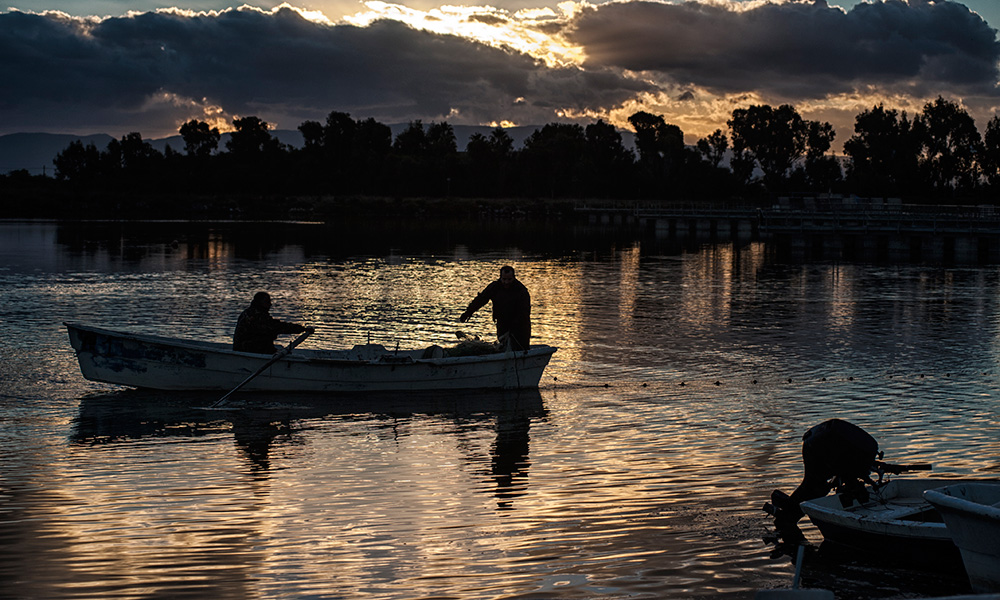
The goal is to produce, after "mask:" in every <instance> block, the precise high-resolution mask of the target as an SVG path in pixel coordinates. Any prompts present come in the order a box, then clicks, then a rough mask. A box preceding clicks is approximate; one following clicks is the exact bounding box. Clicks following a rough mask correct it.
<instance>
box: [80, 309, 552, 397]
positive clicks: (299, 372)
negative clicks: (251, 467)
mask: <svg viewBox="0 0 1000 600" xmlns="http://www.w3.org/2000/svg"><path fill="white" fill-rule="evenodd" d="M65 325H66V328H67V329H68V331H69V338H70V343H71V344H72V346H73V349H74V350H76V356H77V359H78V360H79V362H80V370H81V371H82V373H83V376H84V377H85V378H87V379H89V380H91V381H101V382H105V383H114V384H119V385H126V386H131V387H136V388H147V389H158V390H232V389H233V388H234V386H237V385H238V384H240V382H242V381H244V380H245V379H246V378H247V377H248V376H250V375H252V374H253V373H255V372H256V371H257V370H258V369H260V368H261V367H262V366H264V365H265V363H267V362H268V361H269V360H271V356H267V355H261V354H251V353H247V352H236V351H234V350H233V349H232V346H231V345H230V344H223V343H217V342H201V341H193V340H184V339H176V338H168V337H161V336H156V335H145V334H137V333H126V332H121V331H111V330H108V329H101V328H97V327H91V326H86V325H80V324H71V323H66V324H65ZM555 351H556V348H554V347H552V346H546V345H537V346H535V345H533V346H531V348H530V349H528V350H527V351H526V352H520V351H519V352H513V351H508V352H497V353H492V354H484V355H478V356H453V357H447V356H443V357H438V358H423V356H424V355H425V354H426V350H423V349H421V350H412V351H395V352H394V351H392V350H387V349H386V348H384V347H383V346H380V345H378V344H365V345H360V346H355V347H354V348H352V349H350V350H308V349H306V350H304V349H300V348H297V349H295V351H294V352H293V353H290V354H288V355H287V356H284V357H282V358H281V359H280V360H278V361H277V362H275V363H274V364H273V365H271V366H270V367H268V368H267V369H266V370H265V371H264V372H263V373H261V374H260V375H259V376H257V377H254V378H253V379H252V380H251V381H249V382H248V383H246V385H245V387H243V388H242V389H243V390H246V391H271V392H364V391H398V390H443V389H486V388H490V389H530V388H537V387H538V382H539V381H540V380H541V378H542V372H543V371H544V370H545V367H546V365H548V363H549V359H550V358H551V357H552V354H553V353H554V352H555ZM437 354H438V355H440V354H441V353H437Z"/></svg>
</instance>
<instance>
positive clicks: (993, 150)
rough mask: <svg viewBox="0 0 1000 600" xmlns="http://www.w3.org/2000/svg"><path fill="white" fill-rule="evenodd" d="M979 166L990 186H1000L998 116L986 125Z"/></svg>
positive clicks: (999, 118)
mask: <svg viewBox="0 0 1000 600" xmlns="http://www.w3.org/2000/svg"><path fill="white" fill-rule="evenodd" d="M979 165H980V167H981V168H982V170H983V176H984V177H986V180H987V181H988V182H989V183H990V185H992V186H1000V117H998V116H994V117H993V118H992V119H990V120H989V122H988V123H987V124H986V133H984V134H983V152H982V155H981V156H980V157H979Z"/></svg>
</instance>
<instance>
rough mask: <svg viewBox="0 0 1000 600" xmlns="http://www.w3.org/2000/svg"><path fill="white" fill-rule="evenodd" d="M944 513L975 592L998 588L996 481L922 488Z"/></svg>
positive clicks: (999, 503)
mask: <svg viewBox="0 0 1000 600" xmlns="http://www.w3.org/2000/svg"><path fill="white" fill-rule="evenodd" d="M924 498H926V499H927V501H928V502H930V503H931V504H932V505H933V506H934V507H935V508H937V510H938V512H940V513H941V516H943V517H944V522H945V525H946V526H947V527H948V533H949V534H950V535H951V537H952V539H953V540H954V541H955V545H957V546H958V548H959V550H960V551H961V553H962V562H963V563H964V564H965V572H966V573H968V575H969V583H970V584H972V589H973V590H974V591H976V592H1000V481H996V482H977V483H955V484H953V485H948V486H945V487H941V488H938V489H934V490H927V491H926V492H924Z"/></svg>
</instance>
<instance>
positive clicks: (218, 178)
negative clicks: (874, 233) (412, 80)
mask: <svg viewBox="0 0 1000 600" xmlns="http://www.w3.org/2000/svg"><path fill="white" fill-rule="evenodd" d="M628 121H629V125H630V126H631V128H632V129H633V131H634V133H635V137H634V139H635V143H634V148H632V147H627V146H626V145H625V144H624V143H623V139H622V135H621V132H620V131H619V130H618V129H616V128H615V127H613V126H612V125H610V124H608V123H605V122H604V121H601V120H598V121H596V122H593V123H590V124H588V125H586V126H584V125H580V124H566V123H550V124H548V125H545V126H543V127H540V128H538V129H536V130H535V132H534V133H533V134H532V135H531V136H529V137H528V138H527V139H526V140H525V141H524V144H523V147H521V148H515V147H514V142H513V139H512V138H511V137H510V136H509V135H508V134H507V133H506V131H505V130H504V129H502V128H499V127H498V128H495V129H493V130H492V131H491V132H490V133H489V135H482V134H478V133H477V134H474V135H473V136H472V137H471V138H470V140H469V142H468V144H467V146H466V148H464V149H463V150H462V151H459V150H458V147H457V142H456V138H455V134H454V131H453V129H452V127H451V125H449V124H448V123H446V122H442V123H431V124H430V125H429V126H427V127H425V126H424V124H423V123H421V122H420V121H415V122H412V123H410V124H409V126H408V127H406V128H405V129H404V130H403V131H401V132H400V133H399V134H398V135H396V136H395V138H393V136H392V132H391V130H390V128H389V127H388V126H387V125H384V124H381V123H379V122H377V121H375V120H374V119H366V120H354V119H352V118H351V117H350V115H348V114H346V113H340V112H332V113H330V115H329V116H328V117H327V119H326V122H325V123H319V122H316V121H306V122H304V123H302V124H301V125H300V126H299V128H298V129H299V131H300V132H301V134H302V139H303V141H304V145H303V147H301V148H294V147H289V146H286V145H284V144H282V143H281V142H280V141H278V140H277V138H275V137H273V136H272V135H271V133H270V126H269V125H268V124H267V123H266V122H265V121H262V120H261V119H259V118H257V117H242V118H237V119H234V121H233V124H232V125H233V131H232V132H231V134H230V135H229V139H228V140H227V141H226V143H225V148H220V147H219V145H220V140H221V138H222V135H221V133H220V132H219V130H218V129H217V128H213V127H210V126H209V125H208V124H207V123H204V122H201V121H197V120H192V121H189V122H187V123H184V124H183V125H182V126H181V127H180V130H179V132H180V134H181V137H182V139H183V141H184V148H183V149H176V150H175V149H172V148H170V147H169V146H168V147H167V149H166V151H165V152H160V151H158V150H156V149H155V148H153V147H152V145H151V144H149V143H148V142H146V141H144V140H143V139H142V136H141V134H139V133H137V132H134V133H130V134H128V135H126V136H124V137H122V138H121V140H112V141H111V142H110V143H109V144H108V145H107V147H106V148H104V149H99V148H96V147H95V146H94V145H93V144H89V145H86V146H85V145H84V144H83V143H82V142H79V141H77V142H72V143H70V144H69V146H68V147H67V148H65V149H64V150H63V151H62V152H60V153H59V154H58V155H57V157H56V158H55V160H54V161H53V162H54V163H55V164H54V167H55V178H49V177H44V176H41V175H36V176H32V175H30V174H29V173H27V172H26V171H15V172H11V173H8V174H5V175H2V176H0V218H33V217H45V218H264V219H267V218H310V219H322V218H325V217H327V216H330V215H343V214H348V215H364V214H370V215H372V216H386V215H387V214H393V215H399V216H407V215H420V214H434V213H435V212H441V213H462V214H465V215H467V216H472V215H475V214H477V213H482V212H483V211H486V212H489V211H491V210H498V211H499V212H500V213H503V212H504V211H507V212H510V213H512V214H531V215H534V216H538V215H545V216H556V215H560V214H563V213H565V211H566V210H567V205H571V204H572V201H573V200H578V199H602V200H616V201H617V200H624V201H644V202H645V201H656V202H677V201H684V202H719V201H725V202H732V201H738V202H741V203H744V204H748V205H757V206H767V205H769V204H770V203H771V202H773V199H774V198H775V197H777V196H781V195H791V194H827V193H838V194H843V195H857V196H862V197H875V198H889V197H892V198H900V199H902V201H903V202H905V203H911V204H919V203H933V204H983V203H993V201H994V198H995V197H996V196H997V191H998V188H1000V117H993V119H991V120H990V121H989V123H987V125H986V129H985V133H983V134H980V132H979V130H978V129H977V127H976V124H975V122H974V120H973V119H972V117H971V116H970V115H969V114H968V113H967V112H966V111H965V110H964V109H963V108H962V107H961V106H960V105H958V104H956V103H954V102H951V101H948V100H945V99H944V98H940V97H939V98H937V100H935V101H933V102H928V103H927V104H926V105H925V106H924V109H923V111H922V112H921V113H919V114H916V115H913V116H912V117H910V116H908V115H907V114H906V113H905V112H900V111H897V110H895V109H891V108H886V107H885V106H883V105H878V106H875V107H873V108H872V109H870V110H866V111H864V112H862V113H861V114H859V115H857V116H856V118H855V127H854V135H853V136H851V137H850V138H849V139H848V140H847V141H846V142H844V143H843V146H842V148H843V154H842V155H835V154H834V152H833V148H834V141H835V132H834V131H833V128H832V126H831V125H830V124H829V123H821V122H818V121H809V120H806V119H803V118H802V117H801V116H800V115H799V114H798V112H797V110H796V109H795V108H794V107H792V106H789V105H782V106H779V107H776V108H775V107H771V106H767V105H757V106H750V107H748V108H739V109H736V110H734V111H733V113H732V118H731V119H729V120H728V121H727V127H728V131H726V132H724V131H722V130H721V129H719V130H716V131H715V132H714V133H713V134H711V135H709V136H707V137H705V138H703V139H700V140H698V141H697V143H696V144H695V145H694V146H687V145H685V143H684V133H683V131H681V129H680V128H679V127H677V126H676V125H671V124H669V123H666V122H665V120H664V119H663V117H662V116H658V115H652V114H649V113H646V112H637V113H635V114H633V115H632V116H631V117H629V119H628ZM486 201H494V202H500V203H501V204H502V205H504V208H496V207H494V208H484V206H485V204H484V202H486Z"/></svg>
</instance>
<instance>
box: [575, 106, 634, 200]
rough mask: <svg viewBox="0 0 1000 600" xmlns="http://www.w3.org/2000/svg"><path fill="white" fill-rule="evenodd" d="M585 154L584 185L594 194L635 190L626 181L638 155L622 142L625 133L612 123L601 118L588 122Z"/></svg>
mask: <svg viewBox="0 0 1000 600" xmlns="http://www.w3.org/2000/svg"><path fill="white" fill-rule="evenodd" d="M584 134H585V135H586V138H587V146H586V153H585V154H584V156H583V162H584V165H583V166H584V170H583V175H584V177H585V180H586V181H585V185H586V186H587V188H588V189H589V190H590V191H591V193H592V194H595V195H599V196H604V197H609V198H614V197H619V196H622V195H624V194H626V193H628V192H631V191H632V190H631V189H629V187H628V186H627V185H626V183H627V182H628V181H629V179H630V177H629V171H630V169H631V167H632V164H633V162H634V161H635V157H634V155H633V154H632V151H631V150H629V149H628V148H626V147H625V145H624V144H623V143H622V134H621V133H619V132H618V129H616V128H615V126H614V125H612V124H610V123H605V122H604V121H603V120H598V121H597V122H596V123H591V124H589V125H587V127H586V129H585V130H584Z"/></svg>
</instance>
